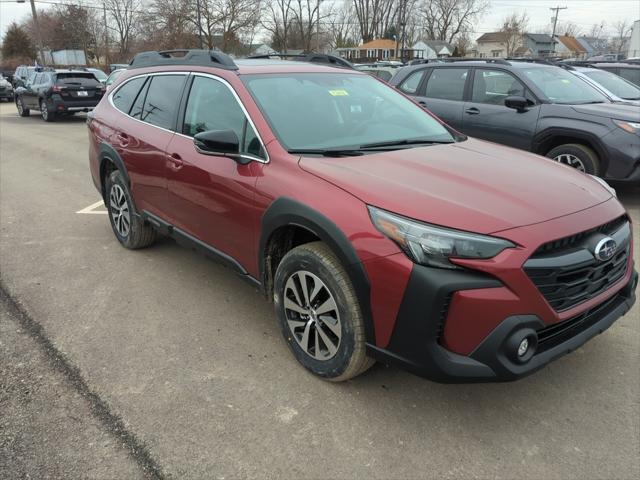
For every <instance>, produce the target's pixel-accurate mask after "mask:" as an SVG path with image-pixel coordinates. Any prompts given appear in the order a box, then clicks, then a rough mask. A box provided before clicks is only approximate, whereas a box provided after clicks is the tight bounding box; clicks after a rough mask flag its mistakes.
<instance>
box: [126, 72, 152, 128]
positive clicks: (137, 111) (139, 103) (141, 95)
mask: <svg viewBox="0 0 640 480" xmlns="http://www.w3.org/2000/svg"><path fill="white" fill-rule="evenodd" d="M150 83H151V80H150V79H149V78H147V81H146V82H145V84H144V86H143V87H142V88H141V89H140V92H138V96H137V97H136V99H135V101H134V102H133V106H132V107H131V111H130V113H129V115H131V116H132V117H133V118H137V119H138V120H144V117H143V116H142V108H143V107H144V101H145V99H146V98H147V91H148V90H149V84H150Z"/></svg>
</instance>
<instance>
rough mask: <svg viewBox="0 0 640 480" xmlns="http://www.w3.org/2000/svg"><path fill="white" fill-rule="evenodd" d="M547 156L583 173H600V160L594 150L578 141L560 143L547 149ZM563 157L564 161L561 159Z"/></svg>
mask: <svg viewBox="0 0 640 480" xmlns="http://www.w3.org/2000/svg"><path fill="white" fill-rule="evenodd" d="M547 157H549V158H551V159H553V160H555V161H556V162H560V163H563V164H564V165H568V166H570V167H574V168H576V169H577V170H579V171H581V172H582V171H583V172H584V173H589V174H591V175H599V173H600V160H599V159H598V155H597V154H596V152H594V151H593V150H592V149H591V148H589V147H587V146H585V145H581V144H579V143H567V144H565V145H560V146H558V147H556V148H554V149H552V150H551V151H549V152H548V153H547ZM564 159H566V161H563V160H564ZM572 159H573V160H572ZM570 162H573V164H570Z"/></svg>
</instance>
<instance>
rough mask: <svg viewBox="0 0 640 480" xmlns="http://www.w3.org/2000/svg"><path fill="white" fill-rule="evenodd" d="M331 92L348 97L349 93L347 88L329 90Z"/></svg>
mask: <svg viewBox="0 0 640 480" xmlns="http://www.w3.org/2000/svg"><path fill="white" fill-rule="evenodd" d="M329 94H330V95H332V96H334V97H348V96H349V94H348V93H347V91H346V90H329Z"/></svg>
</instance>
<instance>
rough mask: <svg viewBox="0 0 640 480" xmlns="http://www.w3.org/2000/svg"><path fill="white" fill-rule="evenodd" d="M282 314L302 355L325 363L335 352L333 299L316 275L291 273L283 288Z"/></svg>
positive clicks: (337, 327) (338, 334)
mask: <svg viewBox="0 0 640 480" xmlns="http://www.w3.org/2000/svg"><path fill="white" fill-rule="evenodd" d="M283 302H284V311H285V316H286V319H287V324H288V325H289V329H290V330H291V334H292V335H293V337H294V338H295V340H296V342H297V343H298V345H299V346H300V348H302V350H304V352H305V353H306V354H307V355H309V356H311V357H312V358H314V359H316V360H321V361H324V360H329V359H330V358H333V357H334V356H335V354H336V353H337V352H338V347H339V346H340V340H341V338H342V324H341V322H340V313H339V312H338V305H337V303H336V300H335V298H334V297H333V295H332V294H331V292H330V291H329V288H328V287H327V286H326V285H325V283H324V282H323V281H322V280H320V278H319V277H318V276H317V275H314V274H313V273H311V272H308V271H306V270H299V271H297V272H295V273H293V274H292V275H291V276H290V277H289V279H288V280H287V282H286V284H285V287H284V299H283Z"/></svg>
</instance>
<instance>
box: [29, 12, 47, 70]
mask: <svg viewBox="0 0 640 480" xmlns="http://www.w3.org/2000/svg"><path fill="white" fill-rule="evenodd" d="M31 15H33V26H34V28H35V30H36V42H38V53H39V54H40V61H41V62H42V65H45V64H46V63H47V62H45V58H44V52H43V51H42V37H41V36H40V25H39V24H38V13H37V12H36V2H35V1H34V0H31Z"/></svg>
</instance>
